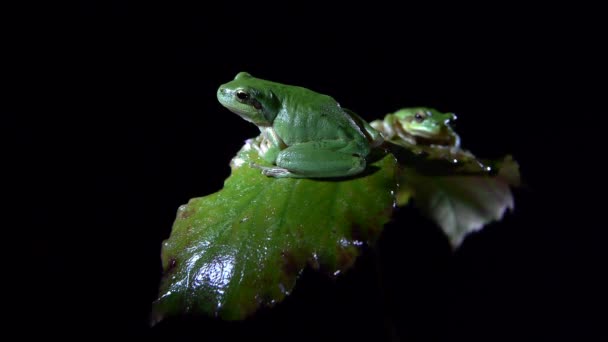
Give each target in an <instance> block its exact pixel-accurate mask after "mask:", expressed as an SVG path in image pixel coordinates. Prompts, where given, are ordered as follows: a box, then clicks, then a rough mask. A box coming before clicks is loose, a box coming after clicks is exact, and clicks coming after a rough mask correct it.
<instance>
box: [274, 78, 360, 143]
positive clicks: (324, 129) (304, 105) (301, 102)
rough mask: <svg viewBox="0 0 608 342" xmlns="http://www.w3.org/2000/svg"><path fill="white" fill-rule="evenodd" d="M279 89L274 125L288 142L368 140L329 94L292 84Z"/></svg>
mask: <svg viewBox="0 0 608 342" xmlns="http://www.w3.org/2000/svg"><path fill="white" fill-rule="evenodd" d="M281 90H282V91H281V93H282V96H283V98H282V99H281V100H282V104H283V108H282V109H281V111H280V112H279V114H278V115H277V117H276V118H275V122H274V127H275V130H276V131H277V133H278V134H279V136H280V137H281V138H282V139H283V141H284V142H285V143H286V144H287V145H288V146H289V145H292V144H297V143H303V142H308V141H321V140H349V141H355V142H357V143H360V144H361V145H366V144H367V140H366V138H365V135H364V134H363V132H362V131H361V129H360V128H359V126H358V125H357V124H356V123H355V122H354V120H353V119H352V118H351V116H350V115H348V114H347V113H346V112H345V111H344V110H343V109H342V108H341V107H340V104H339V103H338V102H337V101H336V100H334V98H332V97H331V96H328V95H324V94H319V93H317V92H314V91H312V90H310V89H306V88H302V87H295V86H288V87H286V88H285V89H281Z"/></svg>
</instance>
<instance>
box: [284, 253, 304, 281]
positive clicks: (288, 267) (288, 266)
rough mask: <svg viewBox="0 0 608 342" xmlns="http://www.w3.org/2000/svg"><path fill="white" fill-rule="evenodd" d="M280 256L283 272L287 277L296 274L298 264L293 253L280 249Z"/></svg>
mask: <svg viewBox="0 0 608 342" xmlns="http://www.w3.org/2000/svg"><path fill="white" fill-rule="evenodd" d="M281 258H282V259H283V265H282V266H283V267H282V270H283V273H285V275H286V276H287V277H295V276H297V275H298V273H299V272H300V267H299V266H298V261H297V260H296V257H295V255H293V253H292V252H290V251H282V252H281Z"/></svg>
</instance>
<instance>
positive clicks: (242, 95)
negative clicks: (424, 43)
mask: <svg viewBox="0 0 608 342" xmlns="http://www.w3.org/2000/svg"><path fill="white" fill-rule="evenodd" d="M236 98H237V100H239V101H241V102H243V101H247V100H249V93H247V92H246V91H244V90H242V89H239V90H237V91H236Z"/></svg>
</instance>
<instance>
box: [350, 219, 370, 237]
mask: <svg viewBox="0 0 608 342" xmlns="http://www.w3.org/2000/svg"><path fill="white" fill-rule="evenodd" d="M350 238H351V240H353V241H365V240H366V239H364V237H363V227H361V226H360V225H359V224H358V223H356V222H353V224H352V225H351V227H350Z"/></svg>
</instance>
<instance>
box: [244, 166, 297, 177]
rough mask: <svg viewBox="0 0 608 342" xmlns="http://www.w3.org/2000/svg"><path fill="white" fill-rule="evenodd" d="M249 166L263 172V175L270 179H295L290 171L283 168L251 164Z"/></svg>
mask: <svg viewBox="0 0 608 342" xmlns="http://www.w3.org/2000/svg"><path fill="white" fill-rule="evenodd" d="M249 166H251V167H253V168H256V169H260V170H262V174H263V175H264V176H268V177H274V178H283V177H294V174H293V173H291V172H290V171H289V170H287V169H284V168H282V167H276V166H275V167H268V166H262V165H258V164H256V163H249Z"/></svg>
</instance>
